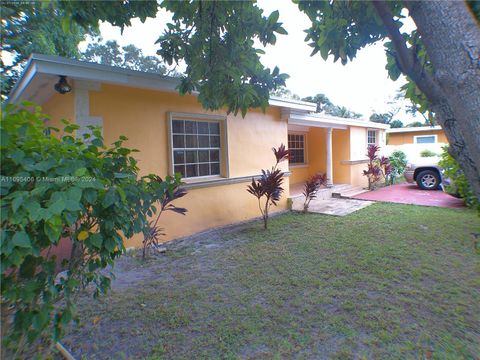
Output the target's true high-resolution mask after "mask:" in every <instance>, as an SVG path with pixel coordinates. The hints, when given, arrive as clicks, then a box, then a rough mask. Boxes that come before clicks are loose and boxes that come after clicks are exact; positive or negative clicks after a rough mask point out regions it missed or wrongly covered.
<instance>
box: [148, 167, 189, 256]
mask: <svg viewBox="0 0 480 360" xmlns="http://www.w3.org/2000/svg"><path fill="white" fill-rule="evenodd" d="M145 179H146V180H147V188H148V191H147V193H148V194H151V195H150V196H148V198H145V199H144V204H143V207H144V209H145V211H146V213H147V215H148V216H153V215H155V218H154V220H151V221H149V222H147V224H146V225H145V228H144V230H143V251H142V259H143V260H145V258H146V256H147V251H148V249H150V248H157V247H158V245H159V244H160V237H161V236H163V235H165V233H164V232H163V229H162V228H161V227H160V226H159V225H158V221H159V220H160V215H162V214H163V213H164V212H165V211H172V212H174V213H177V214H181V215H185V213H186V212H187V209H185V208H182V207H178V206H175V205H173V204H172V202H173V201H174V200H177V199H180V198H181V197H184V196H185V195H186V194H187V191H186V190H185V189H182V188H181V187H180V186H181V185H182V182H181V174H179V173H177V174H175V176H167V177H166V178H165V180H163V179H162V178H161V177H159V176H156V175H149V176H147V177H146V178H145ZM156 203H158V204H160V211H159V212H158V214H156V206H155V204H156Z"/></svg>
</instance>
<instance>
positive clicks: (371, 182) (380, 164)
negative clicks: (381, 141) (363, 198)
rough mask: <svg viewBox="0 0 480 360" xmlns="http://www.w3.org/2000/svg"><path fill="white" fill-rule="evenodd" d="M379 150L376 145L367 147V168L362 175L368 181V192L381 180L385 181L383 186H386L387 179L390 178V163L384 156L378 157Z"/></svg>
mask: <svg viewBox="0 0 480 360" xmlns="http://www.w3.org/2000/svg"><path fill="white" fill-rule="evenodd" d="M379 150H380V147H379V146H377V145H368V148H367V154H366V155H367V157H368V165H367V166H368V167H367V170H363V175H364V176H366V177H367V179H368V189H369V190H373V189H374V188H375V185H376V184H377V183H378V182H379V181H380V180H381V179H382V178H384V179H385V184H387V182H388V178H389V176H391V172H392V167H391V165H390V161H389V160H388V158H386V157H385V156H382V157H378V151H379Z"/></svg>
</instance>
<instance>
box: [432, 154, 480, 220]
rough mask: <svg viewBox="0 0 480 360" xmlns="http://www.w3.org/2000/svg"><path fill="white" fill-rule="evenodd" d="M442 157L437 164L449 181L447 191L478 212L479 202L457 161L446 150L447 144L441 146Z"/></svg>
mask: <svg viewBox="0 0 480 360" xmlns="http://www.w3.org/2000/svg"><path fill="white" fill-rule="evenodd" d="M441 156H442V158H441V159H440V161H439V163H438V165H440V166H441V167H442V169H443V170H444V174H443V176H444V177H445V178H447V179H449V180H450V181H451V183H450V184H449V185H447V186H446V190H447V192H448V193H450V194H453V195H456V196H459V197H461V198H462V199H463V201H464V202H465V205H466V206H468V207H469V208H472V209H477V210H478V211H479V212H480V202H479V201H478V199H477V197H476V196H475V194H474V193H473V191H472V187H471V186H470V184H469V182H468V179H467V177H466V176H465V174H464V173H463V171H462V169H461V168H460V165H459V164H458V162H457V161H456V160H455V159H454V158H453V156H452V155H450V153H449V152H448V146H444V147H443V152H442V155H441Z"/></svg>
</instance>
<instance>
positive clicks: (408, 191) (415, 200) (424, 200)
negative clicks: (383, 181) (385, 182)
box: [353, 183, 464, 208]
mask: <svg viewBox="0 0 480 360" xmlns="http://www.w3.org/2000/svg"><path fill="white" fill-rule="evenodd" d="M353 198H354V199H361V200H372V201H384V202H393V203H401V204H413V205H426V206H438V207H447V208H462V207H464V204H463V201H462V200H461V199H457V198H456V197H454V196H451V195H449V194H447V193H444V192H443V191H441V190H421V189H419V188H418V187H417V185H416V184H409V183H402V184H396V185H392V186H386V187H384V188H380V189H377V190H374V191H369V192H366V193H363V194H359V195H355V196H353Z"/></svg>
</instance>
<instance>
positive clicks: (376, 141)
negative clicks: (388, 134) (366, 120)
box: [367, 129, 379, 147]
mask: <svg viewBox="0 0 480 360" xmlns="http://www.w3.org/2000/svg"><path fill="white" fill-rule="evenodd" d="M370 131H373V132H374V133H375V142H374V143H371V142H369V141H368V140H369V136H368V133H369V132H370ZM378 137H379V131H378V130H377V129H367V147H368V146H370V145H378V140H379V139H378Z"/></svg>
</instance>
